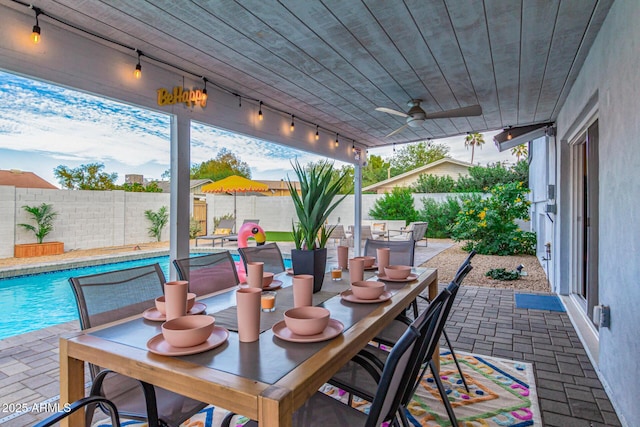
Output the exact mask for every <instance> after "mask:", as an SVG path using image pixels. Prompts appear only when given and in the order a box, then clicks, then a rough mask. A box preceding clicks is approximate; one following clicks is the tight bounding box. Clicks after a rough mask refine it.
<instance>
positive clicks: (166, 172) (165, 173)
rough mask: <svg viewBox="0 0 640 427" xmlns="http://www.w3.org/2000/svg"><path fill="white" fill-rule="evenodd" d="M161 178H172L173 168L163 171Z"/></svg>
mask: <svg viewBox="0 0 640 427" xmlns="http://www.w3.org/2000/svg"><path fill="white" fill-rule="evenodd" d="M160 178H162V179H171V169H167V170H166V171H164V172H162V175H160Z"/></svg>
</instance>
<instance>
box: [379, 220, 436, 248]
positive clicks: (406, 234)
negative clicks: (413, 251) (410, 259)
mask: <svg viewBox="0 0 640 427" xmlns="http://www.w3.org/2000/svg"><path fill="white" fill-rule="evenodd" d="M428 227H429V223H428V222H412V223H410V224H409V225H407V226H406V227H405V228H403V229H401V230H389V233H390V234H389V240H408V239H413V240H414V241H415V242H416V244H417V243H418V242H419V241H420V240H422V239H424V241H425V243H424V245H425V247H426V246H427V245H428V241H427V237H426V235H427V229H428ZM393 232H395V233H396V234H393V235H392V234H391V233H393Z"/></svg>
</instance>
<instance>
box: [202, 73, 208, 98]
mask: <svg viewBox="0 0 640 427" xmlns="http://www.w3.org/2000/svg"><path fill="white" fill-rule="evenodd" d="M202 80H203V81H204V89H202V98H203V99H204V100H205V101H206V100H207V98H209V95H207V78H206V77H203V78H202Z"/></svg>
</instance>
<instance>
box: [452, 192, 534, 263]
mask: <svg viewBox="0 0 640 427" xmlns="http://www.w3.org/2000/svg"><path fill="white" fill-rule="evenodd" d="M528 192H529V190H528V189H526V188H524V186H523V185H522V184H521V183H520V182H512V183H509V184H505V185H502V184H501V185H496V186H494V187H493V188H491V191H490V196H489V197H487V198H484V199H483V198H482V197H481V196H480V195H479V194H471V195H469V196H464V197H462V208H461V210H460V212H459V213H458V216H457V217H456V223H455V224H454V226H453V227H452V229H451V231H452V238H453V239H454V240H456V241H463V240H464V241H466V243H465V245H464V246H463V249H464V250H467V251H471V250H472V249H475V250H476V251H477V252H478V253H479V254H485V255H515V254H528V255H533V254H535V244H536V236H535V233H531V232H526V231H521V230H519V229H518V226H517V225H516V223H515V220H516V219H522V220H524V221H528V220H529V205H530V204H531V202H529V201H528V200H527V199H526V194H527V193H528Z"/></svg>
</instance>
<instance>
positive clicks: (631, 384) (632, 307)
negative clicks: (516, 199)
mask: <svg viewBox="0 0 640 427" xmlns="http://www.w3.org/2000/svg"><path fill="white" fill-rule="evenodd" d="M639 20H640V2H638V1H637V0H620V1H616V2H614V4H613V5H612V6H611V10H610V11H609V14H608V16H607V18H606V20H605V22H604V25H603V27H602V29H601V31H600V33H599V35H598V37H597V39H596V41H595V43H594V45H593V47H592V49H591V51H590V53H589V55H588V57H587V60H586V62H585V64H584V66H583V68H582V70H581V71H580V74H579V76H578V79H577V81H576V83H575V84H574V86H573V87H572V89H571V92H570V94H569V97H568V98H567V101H566V103H565V104H564V106H563V107H562V110H561V111H560V115H559V117H558V121H557V124H558V134H559V135H560V138H561V139H564V138H566V137H569V136H570V135H566V133H567V132H568V130H570V129H571V128H572V126H575V125H576V124H577V121H579V119H580V113H581V111H582V110H583V109H584V107H585V105H587V102H588V100H589V99H590V98H591V97H592V96H594V95H595V96H597V116H598V123H599V147H600V150H599V247H598V248H599V259H598V265H599V275H598V281H599V300H600V303H601V304H605V305H609V306H610V307H611V327H610V328H601V329H600V331H599V341H600V350H599V369H600V373H601V377H602V379H603V382H604V383H605V385H606V386H607V387H608V390H609V391H610V393H611V400H612V401H613V402H614V404H615V406H616V409H618V413H619V415H620V417H621V418H622V419H623V420H624V421H623V422H625V421H626V423H627V425H636V424H637V422H638V420H640V405H638V404H637V402H636V400H637V399H636V396H638V395H639V394H640V383H639V382H638V381H632V380H630V375H633V374H634V373H636V372H637V371H638V366H639V364H638V354H639V353H640V334H639V333H638V329H637V325H638V320H639V319H640V316H639V315H638V303H639V302H640V286H638V277H640V262H639V261H638V260H637V254H638V253H639V251H640V243H639V240H638V236H640V221H638V212H639V211H640V201H639V199H638V197H636V196H637V195H638V194H640V181H639V180H638V179H637V171H638V170H640V151H639V150H638V146H639V141H638V139H639V138H640V120H638V112H639V111H640V73H639V72H638V70H640V44H639V40H640V26H638V21H639ZM558 145H559V147H558V155H559V156H560V155H561V154H563V153H566V151H567V150H566V144H564V143H559V144H558ZM561 145H562V146H564V147H561ZM560 157H561V158H562V164H561V165H560V167H559V171H560V173H561V174H562V176H561V179H563V180H564V181H565V182H567V180H568V179H569V176H568V168H567V167H568V165H569V163H568V159H567V157H566V156H565V157H562V156H560ZM563 190H565V193H564V194H562V195H561V197H562V198H563V207H567V206H568V205H567V203H568V201H569V200H570V199H569V194H568V191H566V190H568V188H566V186H563ZM564 218H566V216H564ZM562 227H563V228H564V232H563V233H561V234H559V236H562V237H563V239H562V242H561V244H562V245H564V248H565V250H568V248H569V247H570V243H571V242H570V241H569V239H568V238H567V235H566V234H567V233H566V231H567V227H568V223H563V224H562ZM556 262H557V263H561V262H562V259H561V258H556ZM561 278H562V280H563V281H565V283H566V282H570V281H571V278H570V277H568V275H567V274H566V271H565V274H564V276H562V277H561ZM621 385H624V386H621Z"/></svg>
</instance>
